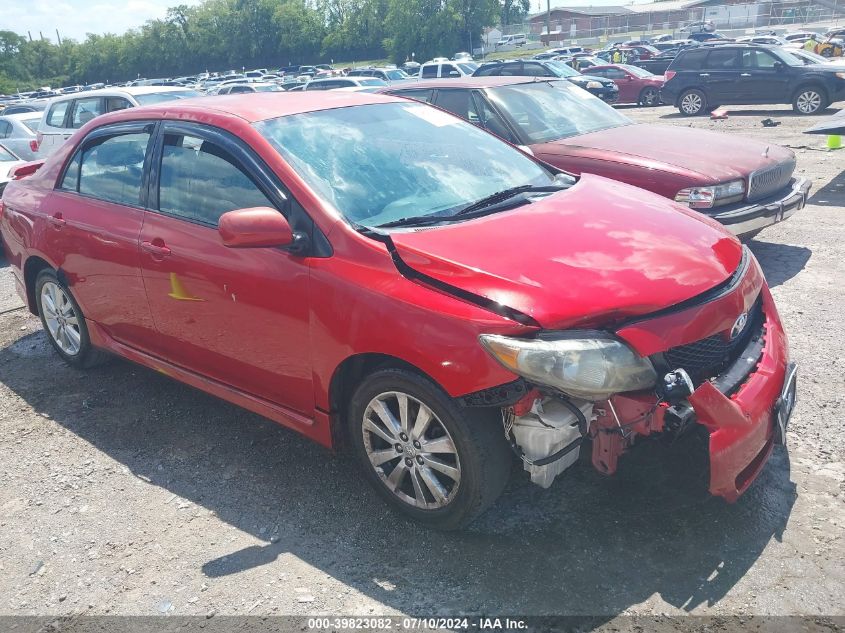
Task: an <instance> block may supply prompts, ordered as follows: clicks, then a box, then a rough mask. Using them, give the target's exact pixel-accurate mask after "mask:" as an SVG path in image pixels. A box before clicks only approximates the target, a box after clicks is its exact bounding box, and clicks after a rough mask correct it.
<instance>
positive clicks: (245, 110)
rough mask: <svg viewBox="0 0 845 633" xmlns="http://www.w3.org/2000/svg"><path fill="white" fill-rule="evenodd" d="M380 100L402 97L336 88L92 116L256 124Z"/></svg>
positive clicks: (198, 99)
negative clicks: (228, 120) (229, 118)
mask: <svg viewBox="0 0 845 633" xmlns="http://www.w3.org/2000/svg"><path fill="white" fill-rule="evenodd" d="M379 103H405V100H404V99H400V98H398V97H391V96H389V95H380V94H373V93H365V92H343V93H339V92H337V91H335V90H318V91H302V92H292V93H290V94H287V95H285V96H284V97H283V98H279V94H278V93H274V92H256V93H248V94H235V95H220V96H215V97H196V98H192V99H178V100H176V101H166V102H163V103H159V104H155V105H149V106H142V107H139V108H126V109H125V110H119V111H117V112H111V113H109V114H104V115H101V116H98V117H97V118H96V119H95V121H96V122H97V125H96V126H95V127H99V126H100V125H102V124H107V123H115V122H118V121H131V120H137V119H150V118H153V119H159V118H161V119H185V120H191V121H202V122H208V119H209V118H210V117H214V116H215V115H218V116H224V117H225V116H234V117H237V118H240V119H243V120H244V121H246V122H247V123H255V122H257V121H265V120H267V119H275V118H278V117H283V116H291V115H295V114H302V113H306V112H318V111H320V110H332V109H335V108H348V107H352V106H363V105H373V104H379Z"/></svg>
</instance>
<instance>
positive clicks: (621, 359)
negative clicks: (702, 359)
mask: <svg viewBox="0 0 845 633" xmlns="http://www.w3.org/2000/svg"><path fill="white" fill-rule="evenodd" d="M597 335H598V336H597ZM479 340H480V341H481V344H482V345H483V346H484V347H485V348H486V349H487V351H488V352H490V354H492V355H493V357H494V358H495V359H496V360H498V361H499V362H500V363H501V364H502V365H504V366H505V367H506V368H507V369H509V370H510V371H512V372H514V373H515V374H518V375H520V376H522V377H524V378H526V379H528V380H530V381H531V382H534V383H537V384H539V385H546V386H548V387H554V388H555V389H559V390H560V391H562V392H564V393H566V394H568V395H570V396H573V397H576V398H583V399H585V400H593V401H597V400H605V399H607V398H608V397H610V396H611V395H613V394H615V393H620V392H623V391H638V390H640V389H648V388H651V387H653V386H654V384H655V381H656V379H657V374H656V373H655V371H654V367H653V366H652V364H651V361H649V360H648V359H647V358H643V357H642V356H639V355H638V354H637V353H636V352H634V350H632V349H631V348H630V347H628V346H627V345H625V344H624V343H622V342H621V341H618V340H617V339H615V338H611V337H609V336H607V337H604V336H602V335H600V334H599V333H597V332H572V333H569V334H567V335H565V336H561V337H559V338H554V339H521V338H512V337H509V336H499V335H493V334H482V335H481V336H480V337H479Z"/></svg>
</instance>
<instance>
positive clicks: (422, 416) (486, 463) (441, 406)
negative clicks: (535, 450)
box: [347, 369, 512, 530]
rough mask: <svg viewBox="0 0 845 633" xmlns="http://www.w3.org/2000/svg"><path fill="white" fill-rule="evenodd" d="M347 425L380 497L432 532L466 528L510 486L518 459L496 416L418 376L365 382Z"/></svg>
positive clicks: (396, 373) (399, 372) (399, 374)
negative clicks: (462, 403)
mask: <svg viewBox="0 0 845 633" xmlns="http://www.w3.org/2000/svg"><path fill="white" fill-rule="evenodd" d="M347 424H348V429H349V436H350V440H351V444H352V450H353V453H354V456H355V461H357V462H358V464H359V466H360V467H361V469H362V470H363V472H364V476H365V477H366V478H367V480H368V481H369V482H370V484H371V485H372V486H373V487H374V488H375V489H376V492H378V494H379V495H381V497H382V498H383V499H384V500H385V501H387V503H388V504H389V505H390V506H392V507H393V508H395V509H396V510H399V511H400V512H402V513H403V514H405V515H407V516H409V517H411V518H413V519H414V520H416V521H419V522H420V523H424V524H425V525H428V526H430V527H433V528H437V529H441V530H454V529H459V528H461V527H463V526H465V525H467V524H468V523H470V522H471V521H472V520H473V519H474V518H475V517H477V516H478V515H479V514H481V513H482V512H483V511H484V510H486V509H487V508H489V507H490V506H491V505H492V504H493V503H494V502H495V501H496V499H497V498H498V497H499V495H500V494H501V492H502V490H503V489H504V487H505V485H506V483H507V481H508V476H509V474H510V470H511V464H512V453H511V451H510V449H509V447H508V445H507V442H506V441H505V437H504V433H503V431H502V424H501V420H500V419H498V417H497V415H496V414H495V413H492V412H491V411H490V410H484V409H465V408H462V407H460V406H458V404H457V403H455V401H454V400H453V399H452V398H450V397H449V396H448V395H447V394H446V393H444V392H443V391H442V389H440V388H439V387H438V386H437V385H435V384H434V383H432V382H431V381H430V380H428V379H427V378H424V377H422V376H419V375H417V374H415V373H413V372H410V371H407V370H404V369H383V370H380V371H377V372H375V373H373V374H371V375H369V376H367V377H366V378H365V379H364V380H363V381H362V382H361V384H360V385H359V386H358V387H357V389H356V390H355V393H354V394H353V395H352V399H351V401H350V404H349V407H348V418H347Z"/></svg>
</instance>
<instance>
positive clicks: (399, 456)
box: [362, 391, 461, 510]
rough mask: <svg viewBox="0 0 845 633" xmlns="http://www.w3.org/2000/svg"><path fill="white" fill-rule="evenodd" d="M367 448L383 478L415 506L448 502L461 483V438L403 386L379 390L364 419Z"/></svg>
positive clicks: (427, 507)
mask: <svg viewBox="0 0 845 633" xmlns="http://www.w3.org/2000/svg"><path fill="white" fill-rule="evenodd" d="M362 432H363V434H364V449H365V450H366V452H367V457H368V458H369V460H370V464H371V465H372V467H373V468H374V469H375V472H376V474H377V475H378V478H379V479H380V480H381V482H382V484H384V485H385V486H386V487H387V489H388V490H390V491H391V492H392V493H393V494H394V495H395V496H396V497H398V498H399V499H401V500H402V501H403V502H404V503H407V504H409V505H411V506H413V507H416V508H421V509H425V510H435V509H438V508H443V507H444V506H446V505H448V504H449V503H450V502H451V501H452V500H453V499H454V498H455V495H456V494H457V492H458V488H459V486H460V483H461V463H460V459H459V458H458V451H457V448H456V447H455V442H454V441H453V440H452V436H451V435H450V434H449V431H448V430H447V429H446V427H445V426H444V425H443V423H442V422H441V421H440V419H439V418H438V417H437V415H436V414H435V413H434V411H432V410H431V409H430V408H429V407H428V406H426V405H425V404H424V403H423V402H421V401H419V400H417V399H416V398H414V397H413V396H410V395H408V394H406V393H402V392H399V391H389V392H385V393H382V394H379V395H377V396H376V397H375V398H373V399H372V400H371V401H370V403H369V404H368V405H367V408H366V409H365V411H364V419H363V420H362Z"/></svg>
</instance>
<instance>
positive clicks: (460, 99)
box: [437, 90, 478, 123]
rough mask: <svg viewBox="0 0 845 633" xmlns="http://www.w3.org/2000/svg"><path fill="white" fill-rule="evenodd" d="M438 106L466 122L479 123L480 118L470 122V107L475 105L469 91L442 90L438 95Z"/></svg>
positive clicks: (476, 117)
mask: <svg viewBox="0 0 845 633" xmlns="http://www.w3.org/2000/svg"><path fill="white" fill-rule="evenodd" d="M437 105H438V107H441V108H443V109H444V110H448V111H449V112H451V113H452V114H456V115H457V116H459V117H461V118H462V119H464V120H469V121H470V123H478V116H475V120H474V121H472V120H470V116H469V115H470V106H472V105H473V104H472V93H470V91H469V90H441V91H440V92H438V93H437ZM473 115H475V109H474V108H473Z"/></svg>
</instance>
